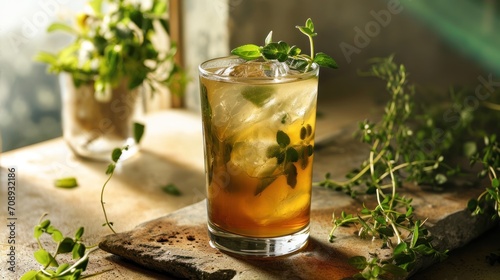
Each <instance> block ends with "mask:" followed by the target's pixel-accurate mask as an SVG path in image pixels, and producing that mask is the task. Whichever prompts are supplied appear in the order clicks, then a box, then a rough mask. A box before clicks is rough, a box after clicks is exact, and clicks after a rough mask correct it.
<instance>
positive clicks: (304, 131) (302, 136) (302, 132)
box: [300, 126, 307, 140]
mask: <svg viewBox="0 0 500 280" xmlns="http://www.w3.org/2000/svg"><path fill="white" fill-rule="evenodd" d="M306 136H307V129H306V128H305V127H304V126H303V127H302V128H300V140H304V139H306Z"/></svg>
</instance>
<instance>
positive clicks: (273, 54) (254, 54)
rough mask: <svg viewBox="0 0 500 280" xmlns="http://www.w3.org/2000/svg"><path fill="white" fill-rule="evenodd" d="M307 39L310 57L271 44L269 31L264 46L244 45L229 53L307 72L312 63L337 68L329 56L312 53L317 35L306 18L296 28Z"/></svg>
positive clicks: (285, 45)
mask: <svg viewBox="0 0 500 280" xmlns="http://www.w3.org/2000/svg"><path fill="white" fill-rule="evenodd" d="M296 28H297V29H299V30H300V32H302V33H303V34H304V35H306V36H307V37H308V39H309V46H310V51H311V52H310V55H307V54H304V53H302V50H301V49H300V48H298V47H297V46H295V45H293V46H290V45H289V44H288V43H286V42H284V41H278V42H273V39H272V37H273V32H272V31H270V32H269V34H268V35H267V37H266V39H265V40H264V44H265V45H264V46H258V45H255V44H246V45H243V46H239V47H237V48H235V49H233V50H232V51H231V53H232V54H234V55H237V56H239V57H241V58H243V59H245V60H255V59H259V58H263V59H265V60H277V61H279V62H286V63H287V64H288V65H289V66H290V68H292V69H296V70H300V71H303V72H307V71H308V70H309V69H310V67H311V65H312V64H313V63H317V64H318V65H319V66H322V67H327V68H333V69H336V68H338V65H337V62H335V60H334V59H333V58H332V57H330V56H329V55H327V54H325V53H322V52H318V53H315V51H314V40H313V37H315V36H316V35H318V33H316V31H315V29H314V23H313V21H312V20H311V19H310V18H308V19H307V20H306V22H305V24H304V25H303V26H296Z"/></svg>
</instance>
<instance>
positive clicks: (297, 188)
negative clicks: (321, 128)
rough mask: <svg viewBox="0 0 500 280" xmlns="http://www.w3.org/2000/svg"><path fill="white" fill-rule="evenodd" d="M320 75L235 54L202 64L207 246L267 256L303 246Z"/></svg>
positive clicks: (314, 69)
mask: <svg viewBox="0 0 500 280" xmlns="http://www.w3.org/2000/svg"><path fill="white" fill-rule="evenodd" d="M318 72H319V66H318V65H316V64H313V65H312V66H311V67H310V69H309V71H307V72H305V73H302V72H298V71H294V70H290V69H289V68H288V66H287V65H286V64H285V63H279V62H276V61H250V62H246V61H245V60H242V59H240V58H237V57H224V58H217V59H213V60H209V61H206V62H204V63H202V64H201V65H200V67H199V73H200V93H201V106H202V119H203V135H204V143H205V146H204V151H205V169H206V182H207V213H208V232H209V235H210V240H211V241H210V243H211V245H212V246H213V247H215V248H218V249H220V250H222V251H225V252H229V253H235V254H238V255H250V256H260V257H268V256H280V255H286V254H289V253H292V252H294V251H297V250H299V249H300V248H302V247H304V246H305V245H306V244H307V240H308V237H309V214H310V204H311V180H312V164H313V148H314V130H315V122H316V97H317V88H318Z"/></svg>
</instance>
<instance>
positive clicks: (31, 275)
mask: <svg viewBox="0 0 500 280" xmlns="http://www.w3.org/2000/svg"><path fill="white" fill-rule="evenodd" d="M37 275H38V271H35V270H30V271H28V272H26V273H24V274H23V276H21V278H20V279H19V280H36V279H37V277H36V276H37Z"/></svg>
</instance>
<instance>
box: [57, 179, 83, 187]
mask: <svg viewBox="0 0 500 280" xmlns="http://www.w3.org/2000/svg"><path fill="white" fill-rule="evenodd" d="M54 185H55V186H56V187H57V188H63V189H70V188H74V187H77V186H78V182H77V181H76V178H75V177H66V178H60V179H57V180H55V181H54Z"/></svg>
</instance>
